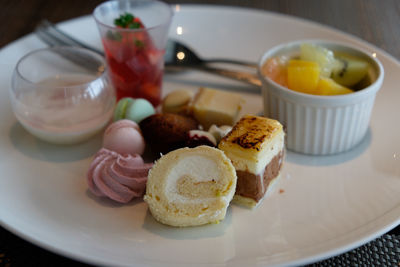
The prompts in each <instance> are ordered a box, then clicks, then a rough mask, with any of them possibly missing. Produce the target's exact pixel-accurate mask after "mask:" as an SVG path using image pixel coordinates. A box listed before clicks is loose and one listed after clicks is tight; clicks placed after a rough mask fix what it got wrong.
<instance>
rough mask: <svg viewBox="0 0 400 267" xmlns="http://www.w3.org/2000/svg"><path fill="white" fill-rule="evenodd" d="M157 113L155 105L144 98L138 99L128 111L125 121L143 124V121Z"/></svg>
mask: <svg viewBox="0 0 400 267" xmlns="http://www.w3.org/2000/svg"><path fill="white" fill-rule="evenodd" d="M155 113H156V111H155V109H154V107H153V105H152V104H151V103H150V102H149V101H147V100H146V99H143V98H137V99H135V101H133V103H132V104H131V105H130V106H129V107H128V108H127V109H126V113H125V119H128V120H132V121H134V122H136V123H139V122H141V121H142V120H143V119H145V118H147V117H149V116H151V115H153V114H155Z"/></svg>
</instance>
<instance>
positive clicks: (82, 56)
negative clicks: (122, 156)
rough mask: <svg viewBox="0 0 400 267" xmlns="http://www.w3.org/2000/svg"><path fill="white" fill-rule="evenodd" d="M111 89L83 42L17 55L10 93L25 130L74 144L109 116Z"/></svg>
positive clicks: (100, 126) (98, 59) (98, 62)
mask: <svg viewBox="0 0 400 267" xmlns="http://www.w3.org/2000/svg"><path fill="white" fill-rule="evenodd" d="M114 91H115V90H114V88H113V87H112V85H111V83H110V82H109V79H108V76H107V70H106V64H105V60H104V58H103V57H102V56H100V55H98V54H96V53H94V52H91V51H89V50H87V49H83V48H76V47H53V48H44V49H39V50H35V51H33V52H30V53H29V54H27V55H25V56H24V57H22V58H21V59H20V60H19V61H18V63H17V65H16V67H15V69H14V73H13V77H12V82H11V87H10V90H9V93H10V94H9V95H10V100H11V103H12V108H13V111H14V114H15V116H16V118H17V119H18V121H19V122H20V123H21V124H22V126H23V127H24V128H25V129H26V130H27V131H28V132H30V133H31V134H33V135H34V136H36V137H38V138H40V139H42V140H45V141H48V142H51V143H56V144H74V143H78V142H82V141H84V140H87V139H88V138H90V137H92V136H93V135H95V134H96V133H97V132H99V131H101V130H102V129H103V127H104V126H105V125H106V124H107V123H108V122H109V121H110V118H111V116H112V113H113V108H114V105H115V101H116V98H115V92H114Z"/></svg>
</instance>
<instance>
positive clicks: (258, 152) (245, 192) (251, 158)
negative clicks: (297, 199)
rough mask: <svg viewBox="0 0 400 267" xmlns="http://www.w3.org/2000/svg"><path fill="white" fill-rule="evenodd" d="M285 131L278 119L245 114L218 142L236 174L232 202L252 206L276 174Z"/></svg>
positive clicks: (281, 154) (278, 169)
mask: <svg viewBox="0 0 400 267" xmlns="http://www.w3.org/2000/svg"><path fill="white" fill-rule="evenodd" d="M284 139H285V133H284V131H283V127H282V124H280V123H279V122H278V121H276V120H273V119H269V118H265V117H259V116H253V115H246V116H244V117H242V118H241V119H240V120H239V121H238V122H237V123H236V125H235V126H234V127H233V129H232V131H231V132H230V133H229V134H228V135H226V136H225V137H224V138H223V139H222V140H221V142H220V143H219V145H218V148H219V149H221V150H222V151H224V153H225V155H226V156H227V157H228V158H229V159H230V160H231V161H232V164H233V166H234V167H235V169H236V174H237V179H238V180H237V186H236V193H235V196H234V202H236V203H239V204H242V205H245V206H248V207H255V206H256V205H257V204H258V203H259V202H261V200H262V199H263V197H264V196H265V195H266V193H267V192H268V191H269V190H270V189H271V188H272V184H273V182H275V181H276V180H277V178H278V177H279V173H280V170H281V167H282V163H283V157H284Z"/></svg>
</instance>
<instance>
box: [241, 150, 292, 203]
mask: <svg viewBox="0 0 400 267" xmlns="http://www.w3.org/2000/svg"><path fill="white" fill-rule="evenodd" d="M283 154H284V150H283V149H282V150H281V152H279V153H278V154H277V155H276V156H275V157H273V159H272V160H271V161H270V163H269V164H267V166H265V169H264V172H263V173H261V174H258V175H255V174H253V173H250V172H247V171H236V175H237V185H236V195H240V196H242V197H248V198H252V199H254V200H255V201H256V202H258V201H259V200H260V199H261V198H263V196H264V194H265V192H267V188H268V186H269V184H270V183H271V181H272V180H273V179H274V178H275V177H276V176H278V174H279V171H280V169H281V166H282V163H283V159H282V158H283Z"/></svg>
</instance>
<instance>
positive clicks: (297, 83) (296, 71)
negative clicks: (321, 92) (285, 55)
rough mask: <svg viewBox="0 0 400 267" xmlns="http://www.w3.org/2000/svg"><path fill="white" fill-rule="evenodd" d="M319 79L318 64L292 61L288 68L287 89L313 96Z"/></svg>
mask: <svg viewBox="0 0 400 267" xmlns="http://www.w3.org/2000/svg"><path fill="white" fill-rule="evenodd" d="M319 78H320V67H319V65H318V63H316V62H312V61H305V60H297V59H292V60H290V61H289V66H288V87H289V89H292V90H295V91H298V92H302V93H306V94H315V91H316V89H317V86H318V82H319Z"/></svg>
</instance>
